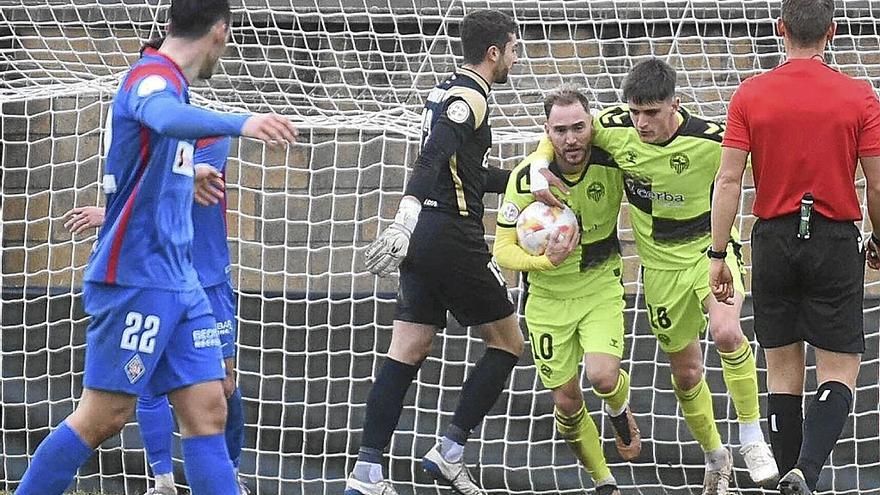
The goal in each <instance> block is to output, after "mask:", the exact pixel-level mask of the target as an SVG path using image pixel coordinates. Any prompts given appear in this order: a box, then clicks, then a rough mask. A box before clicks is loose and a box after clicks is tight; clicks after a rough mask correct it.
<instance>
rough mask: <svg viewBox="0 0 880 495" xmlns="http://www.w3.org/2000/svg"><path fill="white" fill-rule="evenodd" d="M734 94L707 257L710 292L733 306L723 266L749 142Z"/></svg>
mask: <svg viewBox="0 0 880 495" xmlns="http://www.w3.org/2000/svg"><path fill="white" fill-rule="evenodd" d="M741 90H742V87H740V89H738V90H737V92H736V93H734V95H733V97H732V98H731V99H730V105H729V106H728V110H727V128H726V129H725V130H724V140H723V142H722V148H721V166H720V167H719V169H718V174H717V175H716V176H715V186H714V190H713V193H712V245H711V246H710V247H709V249H710V250H711V251H710V252H709V253H708V254H709V255H711V256H710V257H711V258H712V260H711V263H710V264H709V288H710V289H711V290H712V294H713V295H714V296H715V299H716V300H718V301H719V302H723V303H726V304H733V295H734V285H733V274H732V273H731V272H730V268H729V267H728V266H727V264H726V263H725V262H724V256H725V255H726V254H725V253H726V252H727V244H728V243H729V242H730V236H731V230H732V229H733V222H734V220H736V213H737V211H739V198H740V195H741V194H742V181H743V174H745V171H746V164H747V163H748V158H749V152H750V151H751V140H750V136H749V127H748V119H746V115H745V108H744V103H743V100H742V95H741V93H740V91H741Z"/></svg>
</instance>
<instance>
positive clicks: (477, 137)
mask: <svg viewBox="0 0 880 495" xmlns="http://www.w3.org/2000/svg"><path fill="white" fill-rule="evenodd" d="M488 95H489V84H488V83H487V82H486V80H485V79H483V78H482V77H481V76H480V75H479V74H477V73H476V72H474V71H472V70H470V69H467V68H460V69H458V70H457V71H456V72H455V73H454V74H452V75H451V76H450V77H449V78H448V79H447V80H446V81H444V82H443V83H441V84H439V85H437V87H435V88H434V89H433V90H432V91H431V93H430V94H429V95H428V101H427V103H425V109H424V112H423V114H422V118H423V120H422V143H421V145H422V146H421V153H422V155H421V156H420V158H419V162H420V163H422V164H427V163H432V164H433V166H434V167H436V168H437V175H436V181H435V182H434V184H433V187H430V186H428V187H430V189H428V188H427V187H425V189H426V190H425V191H424V193H423V194H422V195H424V197H420V196H421V195H420V194H414V195H415V196H416V197H417V198H419V199H420V200H421V201H422V203H423V206H424V207H425V208H430V209H436V210H440V211H443V212H445V213H450V214H453V215H457V216H460V217H467V218H470V219H473V220H475V221H478V222H481V221H482V217H483V194H484V193H485V192H487V190H493V189H495V192H500V191H498V190H497V189H498V187H500V188H503V184H504V183H505V182H506V175H505V177H504V180H503V181H502V182H501V183H500V184H501V185H500V186H498V187H494V188H493V187H491V186H490V187H489V189H487V185H488V182H490V181H491V182H495V180H494V178H495V176H496V173H497V172H499V170H497V169H495V170H490V168H489V166H488V162H487V158H488V154H489V149H490V148H491V147H492V130H491V128H490V126H489V116H488V106H487V102H486V98H487V96H488ZM432 141H433V143H432ZM451 143H457V146H455V147H454V151H453V149H449V150H447V151H446V153H443V152H442V148H443V147H444V145H445V146H447V147H450V148H452V146H454V144H451ZM432 144H433V146H431V145H432ZM438 144H439V145H438ZM449 151H452V155H451V156H450V157H449V159H448V160H443V159H442V158H441V160H442V162H440V163H433V159H434V158H435V156H428V155H429V154H438V155H440V156H443V157H445V155H446V154H447V153H448V152H449ZM409 191H410V189H408V192H409Z"/></svg>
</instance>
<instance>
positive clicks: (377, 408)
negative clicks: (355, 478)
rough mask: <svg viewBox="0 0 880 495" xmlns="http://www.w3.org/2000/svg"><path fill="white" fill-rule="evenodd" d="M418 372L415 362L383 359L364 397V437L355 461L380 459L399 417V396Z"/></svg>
mask: <svg viewBox="0 0 880 495" xmlns="http://www.w3.org/2000/svg"><path fill="white" fill-rule="evenodd" d="M418 371H419V365H411V364H406V363H401V362H400V361H395V360H393V359H391V358H387V359H386V360H385V364H383V365H382V369H381V370H379V376H377V377H376V381H375V383H373V388H372V389H371V390H370V397H369V398H368V399H367V414H366V417H365V419H364V436H363V439H362V440H361V450H360V451H359V453H358V460H361V461H365V462H373V463H377V464H378V463H379V462H381V460H382V458H381V456H382V452H384V451H385V447H386V446H387V445H388V442H390V441H391V435H392V434H394V429H395V428H397V422H398V421H399V420H400V411H401V409H403V398H404V397H405V396H406V391H407V390H409V386H410V384H411V383H412V381H413V378H415V376H416V373H418ZM377 453H378V455H377ZM376 457H378V459H377V458H376Z"/></svg>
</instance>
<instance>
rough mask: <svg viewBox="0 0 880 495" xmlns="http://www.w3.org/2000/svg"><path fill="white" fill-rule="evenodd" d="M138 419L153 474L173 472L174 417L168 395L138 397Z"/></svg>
mask: <svg viewBox="0 0 880 495" xmlns="http://www.w3.org/2000/svg"><path fill="white" fill-rule="evenodd" d="M137 421H138V428H139V429H140V431H141V441H142V442H143V444H144V450H145V451H146V453H147V462H148V463H149V464H150V470H152V471H153V476H159V475H160V474H168V473H170V472H172V470H173V469H174V466H173V464H172V463H171V442H172V438H173V435H174V417H173V416H172V415H171V405H170V404H169V403H168V396H167V395H159V396H155V397H154V396H141V397H138V400H137Z"/></svg>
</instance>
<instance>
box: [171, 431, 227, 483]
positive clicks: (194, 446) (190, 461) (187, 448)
mask: <svg viewBox="0 0 880 495" xmlns="http://www.w3.org/2000/svg"><path fill="white" fill-rule="evenodd" d="M181 444H182V445H183V469H184V472H186V481H187V483H189V488H190V493H191V494H192V495H239V493H238V480H236V479H235V468H233V467H232V461H230V460H229V452H227V451H226V438H225V436H224V435H223V434H222V433H218V434H216V435H205V436H197V437H189V438H184V439H183V441H182V442H181Z"/></svg>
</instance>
